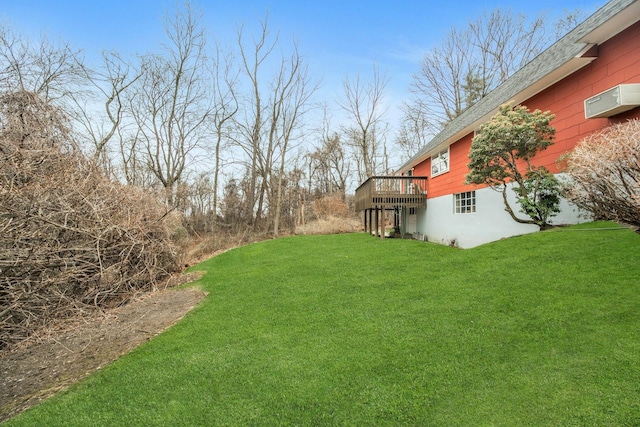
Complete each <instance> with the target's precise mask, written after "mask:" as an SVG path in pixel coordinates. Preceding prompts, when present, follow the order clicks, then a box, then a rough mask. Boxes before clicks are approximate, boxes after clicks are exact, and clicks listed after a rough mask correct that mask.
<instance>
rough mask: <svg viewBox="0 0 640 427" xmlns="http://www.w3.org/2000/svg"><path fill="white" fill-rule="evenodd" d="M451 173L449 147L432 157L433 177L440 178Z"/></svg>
mask: <svg viewBox="0 0 640 427" xmlns="http://www.w3.org/2000/svg"><path fill="white" fill-rule="evenodd" d="M448 171H449V147H447V149H446V150H442V151H441V152H439V153H438V154H436V155H435V156H433V157H431V177H432V178H433V177H434V176H438V175H440V174H443V173H445V172H448Z"/></svg>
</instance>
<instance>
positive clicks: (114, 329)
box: [0, 273, 206, 422]
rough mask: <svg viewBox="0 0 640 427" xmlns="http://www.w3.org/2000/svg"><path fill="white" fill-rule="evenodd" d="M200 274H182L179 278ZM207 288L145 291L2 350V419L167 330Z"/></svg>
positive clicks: (184, 279)
mask: <svg viewBox="0 0 640 427" xmlns="http://www.w3.org/2000/svg"><path fill="white" fill-rule="evenodd" d="M200 276H201V273H190V274H185V275H182V276H180V278H179V279H178V280H179V282H181V283H186V282H189V281H193V280H197V279H198V278H199V277H200ZM205 295H206V293H205V292H204V291H202V290H201V289H197V288H194V287H190V288H183V289H166V290H162V291H156V292H150V293H147V294H144V295H142V296H140V297H138V298H136V299H135V300H133V301H132V302H130V303H129V304H127V305H125V306H122V307H118V308H116V309H113V310H110V311H106V312H102V313H93V314H91V315H90V316H89V317H85V318H83V319H82V320H76V321H74V322H68V323H66V324H65V325H64V328H59V329H58V330H57V331H48V332H47V333H43V334H41V335H40V336H38V337H36V339H33V340H30V341H31V342H30V343H27V344H24V345H22V346H20V347H19V348H16V349H14V350H13V351H11V352H5V353H4V354H0V422H2V421H4V420H6V419H8V418H10V417H12V416H14V415H16V414H18V413H20V412H22V411H24V410H25V409H27V408H29V407H31V406H34V405H35V404H37V403H39V402H40V401H42V400H43V399H45V398H47V397H49V396H52V395H53V394H55V393H57V392H59V391H61V390H64V389H65V388H67V387H69V386H70V385H71V384H73V383H75V382H76V381H78V380H80V379H81V378H83V377H85V376H87V375H89V374H91V373H93V372H95V371H96V370H98V369H100V368H101V367H104V366H106V365H108V364H109V363H111V362H113V361H114V360H116V359H117V358H119V357H120V356H122V355H123V354H125V353H128V352H129V351H131V350H132V349H134V348H135V347H136V346H138V345H140V344H141V343H143V342H145V341H147V340H149V339H150V338H152V337H154V336H156V335H158V334H159V333H161V332H163V331H164V330H166V329H167V328H168V327H169V326H171V325H173V324H174V323H176V322H177V321H178V320H180V319H182V317H184V315H185V314H187V313H188V312H189V310H191V309H192V308H193V307H195V306H196V305H197V304H198V303H199V302H200V301H201V300H202V299H203V298H204V297H205Z"/></svg>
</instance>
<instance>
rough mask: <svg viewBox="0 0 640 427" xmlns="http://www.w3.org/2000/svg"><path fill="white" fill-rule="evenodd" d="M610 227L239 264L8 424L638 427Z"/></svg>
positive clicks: (631, 336)
mask: <svg viewBox="0 0 640 427" xmlns="http://www.w3.org/2000/svg"><path fill="white" fill-rule="evenodd" d="M603 226H604V227H611V226H612V224H609V223H595V224H591V225H589V226H587V228H586V229H585V227H584V226H582V227H574V228H568V229H561V230H550V231H547V232H542V233H537V234H534V235H527V236H521V237H517V238H512V239H508V240H504V241H500V242H496V243H492V244H488V245H484V246H480V247H477V248H475V249H470V250H459V249H454V248H450V247H445V246H439V245H433V244H426V243H422V242H415V241H407V240H404V241H402V240H392V239H389V240H385V241H380V240H378V239H374V238H372V237H369V236H367V235H365V234H349V235H334V236H299V237H291V238H283V239H278V240H272V241H267V242H262V243H258V244H253V245H250V246H247V247H243V248H238V249H235V250H232V251H229V252H227V253H225V254H223V255H220V256H218V257H216V258H213V259H210V260H208V261H206V262H204V263H202V264H200V265H198V266H196V267H194V269H205V270H206V271H207V272H208V273H207V275H206V276H205V277H204V278H203V279H202V280H201V281H200V283H199V285H200V286H202V287H204V288H205V289H206V290H208V291H209V292H210V294H209V296H208V297H207V299H206V300H205V301H204V302H203V303H202V304H201V306H199V307H198V308H197V309H196V310H195V311H193V312H191V313H190V314H189V315H188V316H187V317H186V318H185V319H183V320H182V321H181V322H180V323H179V324H177V325H176V326H174V327H173V328H171V329H170V330H169V331H167V332H166V333H164V334H162V335H160V336H159V337H157V338H155V339H154V340H152V341H150V342H148V343H147V344H145V345H143V346H141V347H139V348H138V349H137V350H135V351H134V352H132V353H130V354H129V355H127V356H125V357H123V358H121V359H120V360H118V361H117V362H115V363H113V364H112V365H110V366H108V367H107V368H105V369H103V370H102V371H100V372H99V373H97V374H96V375H93V376H91V377H90V378H88V379H87V380H86V381H83V382H82V383H80V384H78V385H77V386H74V387H72V388H71V389H70V390H68V391H66V392H63V393H61V394H60V395H58V396H55V397H54V398H52V399H50V400H48V401H46V402H44V403H43V404H41V405H40V406H38V407H36V408H33V409H32V410H30V411H28V412H26V413H24V414H22V415H20V416H18V417H17V418H14V419H13V420H10V421H9V422H8V425H10V426H23V425H79V426H84V425H92V426H99V425H118V426H125V425H171V426H177V425H207V426H213V425H255V426H273V425H302V426H320V425H339V426H363V425H376V426H377V425H420V426H425V425H430V426H457V425H461V426H462V425H464V426H467V425H474V426H475V425H481V426H513V425H519V426H525V425H532V426H540V425H551V426H625V425H629V426H631V425H638V424H640V335H639V331H640V280H639V278H640V262H639V261H640V259H639V253H640V236H639V235H637V234H634V233H633V232H631V231H629V230H593V228H594V227H596V228H597V227H603ZM590 228H591V229H590ZM577 230H581V231H577Z"/></svg>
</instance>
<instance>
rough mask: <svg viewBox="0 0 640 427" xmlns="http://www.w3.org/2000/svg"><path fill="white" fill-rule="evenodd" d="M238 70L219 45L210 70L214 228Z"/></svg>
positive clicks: (234, 103) (236, 99) (236, 104)
mask: <svg viewBox="0 0 640 427" xmlns="http://www.w3.org/2000/svg"><path fill="white" fill-rule="evenodd" d="M238 73H239V71H238V70H236V69H235V68H234V58H233V55H231V54H230V53H228V54H222V52H221V49H220V47H219V46H216V52H215V57H214V59H213V63H212V70H211V74H212V77H213V81H212V88H211V100H212V102H213V110H212V111H211V122H212V123H213V129H214V132H215V138H214V139H215V143H214V147H213V150H214V165H213V200H212V206H211V210H212V215H213V218H212V226H211V228H212V230H211V231H212V232H213V231H215V226H216V217H217V212H218V187H219V182H220V172H221V161H222V158H221V155H222V149H223V148H224V147H223V143H224V142H225V141H226V140H228V139H229V138H230V135H229V133H230V127H231V125H232V121H233V118H234V116H235V115H236V113H237V112H238V109H239V104H238V95H237V88H236V86H237V83H238Z"/></svg>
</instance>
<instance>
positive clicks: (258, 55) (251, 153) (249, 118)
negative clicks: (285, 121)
mask: <svg viewBox="0 0 640 427" xmlns="http://www.w3.org/2000/svg"><path fill="white" fill-rule="evenodd" d="M260 27H261V28H260V29H261V31H260V35H259V37H258V39H257V40H254V42H253V43H252V44H250V46H246V45H245V39H244V32H243V28H242V27H240V29H239V30H238V39H237V41H238V47H239V49H240V55H241V58H242V70H243V76H244V77H245V78H246V79H247V80H248V83H249V87H250V94H249V95H248V97H247V100H246V101H247V102H248V104H249V105H250V108H247V109H245V110H244V111H243V117H241V118H240V119H239V120H238V121H237V123H238V128H239V137H238V139H237V142H238V145H239V146H240V148H241V149H242V150H243V151H244V152H245V153H246V154H247V156H248V158H249V159H248V168H247V169H248V173H249V190H248V194H247V205H248V208H249V211H248V212H247V214H248V215H249V218H247V219H248V220H249V222H250V223H251V225H253V226H255V225H256V221H257V220H258V219H260V217H261V216H262V205H263V200H264V189H265V187H266V186H267V185H268V182H267V181H265V180H264V173H265V171H268V170H269V168H268V167H267V166H269V165H265V164H264V161H263V159H264V157H263V155H262V152H263V149H264V147H263V140H264V130H263V129H264V126H265V118H264V115H265V110H264V109H265V106H264V104H263V99H262V92H261V89H262V88H261V84H262V80H261V78H262V74H261V73H262V68H263V65H264V63H265V61H266V60H267V58H269V57H270V56H271V53H272V52H273V50H274V49H275V47H276V46H277V44H278V38H277V37H276V38H275V40H269V31H268V16H267V18H266V19H265V20H264V21H262V22H261V23H260ZM266 158H270V153H269V152H268V151H267V152H266ZM260 171H262V174H261V173H260ZM261 176H262V180H261V183H259V182H258V180H259V178H260V177H261ZM258 185H260V191H257V190H258ZM258 194H259V196H258V200H259V202H258V207H257V209H256V196H257V195H258ZM254 211H255V213H254Z"/></svg>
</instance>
